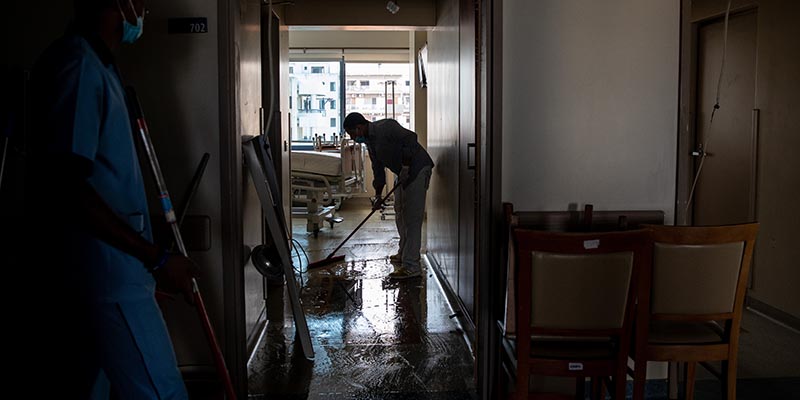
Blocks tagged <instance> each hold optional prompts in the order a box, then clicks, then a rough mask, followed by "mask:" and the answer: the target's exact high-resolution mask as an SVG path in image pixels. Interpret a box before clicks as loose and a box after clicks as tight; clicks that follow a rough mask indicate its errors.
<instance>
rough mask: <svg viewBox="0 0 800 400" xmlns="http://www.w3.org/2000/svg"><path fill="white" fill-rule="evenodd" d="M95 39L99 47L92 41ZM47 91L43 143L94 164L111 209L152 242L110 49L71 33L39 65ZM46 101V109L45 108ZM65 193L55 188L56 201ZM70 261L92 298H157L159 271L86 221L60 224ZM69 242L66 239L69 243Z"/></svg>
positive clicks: (93, 175) (95, 182)
mask: <svg viewBox="0 0 800 400" xmlns="http://www.w3.org/2000/svg"><path fill="white" fill-rule="evenodd" d="M93 45H94V46H93ZM34 79H36V80H39V81H40V84H43V85H44V86H43V87H44V91H45V92H46V95H44V96H43V98H42V99H40V103H39V104H40V107H41V108H40V109H37V110H36V112H41V113H43V115H42V118H46V120H45V122H43V123H42V125H43V126H44V129H42V130H41V131H40V133H39V134H40V135H41V137H38V138H37V142H39V143H40V144H41V147H42V148H40V149H39V151H42V152H43V153H44V154H45V155H47V154H50V155H56V154H60V155H65V154H71V155H75V156H78V157H81V158H82V159H85V160H86V161H88V162H89V163H90V164H91V170H90V173H89V175H88V176H86V177H85V178H86V180H87V181H88V182H89V184H90V185H91V186H92V187H94V189H95V190H96V191H97V193H98V194H99V195H100V196H101V197H102V198H103V199H104V200H105V202H106V203H107V204H108V205H109V206H110V207H111V209H112V210H113V211H114V212H115V213H116V214H117V215H118V216H119V217H120V218H122V219H123V220H124V221H126V222H127V223H128V224H129V225H130V226H131V227H132V228H133V229H134V230H135V231H136V232H139V233H140V234H141V235H142V236H143V237H144V238H146V239H147V240H149V241H152V233H151V228H150V219H149V214H148V211H147V199H146V196H145V190H144V183H143V180H142V173H141V168H140V166H139V161H138V158H137V154H136V148H135V147H134V142H133V136H132V131H131V120H130V118H129V115H128V110H127V107H126V102H125V92H124V90H123V88H122V83H121V81H120V78H119V74H118V72H117V69H116V67H115V65H114V63H113V59H112V57H111V54H110V52H109V51H108V49H107V48H106V47H105V46H104V45H103V44H102V43H101V42H100V41H99V40H97V39H95V40H93V41H92V42H91V43H90V41H89V40H87V38H85V37H83V36H81V35H78V34H67V35H66V36H64V37H63V38H62V39H60V40H59V41H57V42H56V43H54V44H53V46H51V47H50V48H49V49H48V50H47V51H46V52H45V54H44V55H43V56H42V58H41V59H40V60H39V62H38V63H37V67H36V68H35V69H34ZM42 108H43V109H42ZM57 197H58V195H57V194H55V195H54V199H56V200H57ZM60 235H62V236H63V237H59V238H55V240H59V241H60V244H61V245H60V246H59V247H60V248H63V249H65V250H64V251H65V253H66V254H63V255H62V257H61V258H60V259H61V261H62V262H63V263H62V265H63V268H72V269H75V274H77V275H73V276H76V277H77V278H78V279H76V281H77V282H78V284H79V285H81V286H84V285H85V287H84V288H76V289H80V290H81V291H82V292H83V293H84V294H86V295H88V296H89V299H91V300H93V301H101V302H122V301H131V300H139V299H144V298H148V297H149V298H152V296H153V291H154V288H155V283H154V280H153V277H152V275H151V274H150V273H149V272H148V271H147V270H146V269H145V267H144V265H143V264H142V262H141V261H139V260H138V259H137V258H135V257H133V256H131V255H129V254H127V253H125V252H122V251H120V250H117V249H116V248H114V247H112V246H110V245H108V244H106V243H105V242H103V241H101V240H99V239H97V238H95V237H94V236H92V235H91V234H89V233H88V232H85V231H84V230H82V229H81V228H79V227H74V230H73V229H70V228H68V229H66V230H63V231H61V233H60ZM62 245H63V246H62ZM66 272H68V274H72V272H71V271H66Z"/></svg>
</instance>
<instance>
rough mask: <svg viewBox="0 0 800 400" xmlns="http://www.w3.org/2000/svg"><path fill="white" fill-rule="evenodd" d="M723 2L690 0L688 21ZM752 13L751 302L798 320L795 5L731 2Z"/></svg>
mask: <svg viewBox="0 0 800 400" xmlns="http://www.w3.org/2000/svg"><path fill="white" fill-rule="evenodd" d="M726 4H727V2H726V1H722V0H716V1H713V0H705V1H694V2H693V8H692V21H693V22H696V21H699V20H702V19H705V18H709V17H716V16H719V15H720V14H722V13H724V11H725V6H726ZM751 7H757V10H756V12H757V13H758V22H757V30H758V33H757V39H756V40H757V44H756V47H757V49H758V50H757V56H756V69H757V70H756V99H755V107H756V108H758V109H760V110H761V117H760V126H759V137H758V167H757V168H758V183H757V193H756V219H757V220H758V221H759V222H760V223H761V228H760V231H759V234H758V239H757V240H756V254H755V263H754V266H753V268H754V270H753V277H752V282H751V283H752V287H751V289H750V291H749V293H748V294H749V296H750V297H752V298H754V299H756V300H758V301H761V302H763V303H766V304H767V305H768V306H771V307H773V308H775V309H777V310H779V311H780V312H783V313H786V314H788V315H789V316H791V317H794V318H800V292H798V291H797V283H798V282H800V268H798V260H800V247H798V246H797V245H796V243H795V242H796V239H797V226H800V215H798V214H797V213H796V212H793V211H792V210H793V207H794V205H796V204H798V203H800V185H798V182H800V159H798V158H797V155H796V152H797V149H800V115H798V113H797V109H798V108H800V102H799V101H798V100H797V94H798V93H800V79H799V78H798V75H797V71H799V70H800V44H798V43H800V42H798V41H797V40H793V39H791V38H798V37H800V25H798V23H797V21H798V18H800V3H798V2H796V1H781V0H759V1H734V2H733V6H732V8H733V10H734V11H735V10H737V9H744V8H751Z"/></svg>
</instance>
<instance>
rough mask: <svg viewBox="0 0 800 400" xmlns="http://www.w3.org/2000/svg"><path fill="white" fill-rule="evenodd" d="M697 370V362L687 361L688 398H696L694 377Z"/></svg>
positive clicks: (690, 399)
mask: <svg viewBox="0 0 800 400" xmlns="http://www.w3.org/2000/svg"><path fill="white" fill-rule="evenodd" d="M696 371H697V363H696V362H693V361H689V362H687V363H686V400H694V377H695V372H696Z"/></svg>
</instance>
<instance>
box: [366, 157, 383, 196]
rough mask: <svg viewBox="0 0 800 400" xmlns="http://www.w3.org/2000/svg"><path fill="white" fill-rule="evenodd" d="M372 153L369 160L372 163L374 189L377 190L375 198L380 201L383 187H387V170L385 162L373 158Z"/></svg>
mask: <svg viewBox="0 0 800 400" xmlns="http://www.w3.org/2000/svg"><path fill="white" fill-rule="evenodd" d="M372 155H373V153H371V152H370V154H369V159H370V162H372V187H373V188H374V189H375V198H376V199H380V198H381V196H382V194H383V187H384V186H386V170H385V166H384V165H383V162H381V161H380V160H378V159H377V158H375V157H373V156H372Z"/></svg>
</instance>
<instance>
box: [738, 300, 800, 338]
mask: <svg viewBox="0 0 800 400" xmlns="http://www.w3.org/2000/svg"><path fill="white" fill-rule="evenodd" d="M744 304H745V307H747V308H749V309H750V310H752V311H754V312H756V313H758V314H761V315H763V316H765V317H767V318H769V319H771V320H773V321H774V322H776V323H778V324H779V325H784V326H785V327H787V328H789V329H792V330H794V331H797V332H800V318H797V317H795V316H794V315H792V314H789V313H787V312H785V311H781V310H779V309H777V308H775V307H773V306H771V305H769V304H767V303H764V302H763V301H761V300H758V299H754V298H753V297H750V296H747V297H745V303H744Z"/></svg>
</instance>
